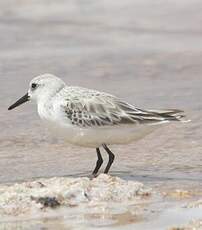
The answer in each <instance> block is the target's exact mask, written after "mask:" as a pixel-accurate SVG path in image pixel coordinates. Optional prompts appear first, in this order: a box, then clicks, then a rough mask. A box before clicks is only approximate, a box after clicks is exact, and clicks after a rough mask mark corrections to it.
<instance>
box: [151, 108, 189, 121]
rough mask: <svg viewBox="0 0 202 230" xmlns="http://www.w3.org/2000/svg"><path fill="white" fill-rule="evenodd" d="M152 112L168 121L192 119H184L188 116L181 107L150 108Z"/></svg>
mask: <svg viewBox="0 0 202 230" xmlns="http://www.w3.org/2000/svg"><path fill="white" fill-rule="evenodd" d="M150 112H152V113H154V114H157V115H159V116H161V117H162V118H164V119H165V120H168V121H181V122H189V121H190V120H186V119H184V118H185V117H186V116H185V114H184V111H182V110H179V109H169V110H150Z"/></svg>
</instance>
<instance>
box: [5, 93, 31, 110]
mask: <svg viewBox="0 0 202 230" xmlns="http://www.w3.org/2000/svg"><path fill="white" fill-rule="evenodd" d="M27 101H29V95H28V93H26V94H25V95H24V96H23V97H21V98H20V99H19V100H17V101H16V102H15V103H14V104H12V105H11V106H10V107H9V108H8V110H11V109H14V108H15V107H17V106H19V105H21V104H23V103H25V102H27Z"/></svg>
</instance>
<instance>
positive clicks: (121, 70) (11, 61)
mask: <svg viewBox="0 0 202 230" xmlns="http://www.w3.org/2000/svg"><path fill="white" fill-rule="evenodd" d="M201 12H202V2H201V1H200V0H192V1H187V0H178V1H176V0H169V1H165V0H155V1H147V0H144V1H142V0H125V1H117V0H103V1H95V0H85V1H83V0H68V1H67V0H59V1H52V0H43V1H41V0H29V1H27V0H7V1H3V0H1V1H0V128H1V133H0V182H10V181H16V180H17V181H18V180H25V179H30V178H35V177H43V176H47V177H49V176H53V175H77V174H79V173H84V174H86V175H88V174H89V172H90V171H91V169H93V167H94V162H95V159H96V154H95V151H94V149H84V148H78V147H73V146H70V145H69V144H67V143H63V142H62V140H55V139H53V138H51V137H50V136H49V133H48V132H47V131H46V130H45V129H44V127H43V126H42V125H41V122H40V120H39V117H38V115H37V110H36V105H34V104H32V103H28V104H26V105H24V106H22V107H19V108H17V109H16V110H13V111H9V112H8V111H7V108H8V106H9V105H10V104H12V103H13V102H15V101H16V99H18V98H19V97H21V96H22V95H24V94H25V93H26V90H27V88H28V84H29V81H30V80H31V79H32V78H33V77H35V76H36V75H39V74H42V73H52V74H56V75H57V76H59V77H61V78H62V79H63V80H64V81H65V82H66V83H67V84H68V85H79V86H84V87H88V88H94V89H98V90H102V91H106V92H109V93H112V94H115V95H117V96H119V97H121V98H123V99H124V100H126V101H128V102H130V103H133V104H134V105H136V106H137V107H140V108H145V109H149V108H153V109H155V108H156V109H159V108H162V109H164V108H178V109H182V110H185V112H186V114H187V116H188V118H189V119H192V122H191V123H188V124H173V125H170V126H168V127H165V128H163V129H161V130H158V131H157V132H155V133H153V134H152V135H150V136H148V137H147V138H145V139H144V140H142V141H140V142H138V143H133V144H131V145H128V146H114V147H113V150H114V152H115V153H116V161H115V163H114V166H113V168H112V173H118V174H120V175H121V176H126V177H132V178H134V179H139V180H143V181H144V180H146V179H145V178H148V181H151V178H152V180H153V181H156V182H159V180H160V181H161V182H162V181H163V182H165V181H167V179H168V178H171V179H172V180H173V181H176V183H179V180H186V181H187V183H189V182H190V181H191V182H190V183H192V182H193V181H195V182H196V183H198V182H199V181H200V182H201V166H202V157H201V151H202V147H201V138H202V131H201V128H202V127H201V126H202V123H201V122H202V103H201V98H202V76H201V73H202V28H201V24H202V14H201ZM159 173H160V174H161V179H160V178H159ZM183 183H184V181H183ZM185 184H186V183H185Z"/></svg>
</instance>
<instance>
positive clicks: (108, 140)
mask: <svg viewBox="0 0 202 230" xmlns="http://www.w3.org/2000/svg"><path fill="white" fill-rule="evenodd" d="M29 100H35V101H36V103H37V108H38V114H39V116H40V118H41V119H42V120H43V121H44V122H46V123H47V124H48V126H49V127H51V128H52V129H53V130H54V133H55V134H56V135H57V136H58V135H61V137H63V138H64V139H65V140H66V141H68V142H69V143H72V144H75V145H80V146H85V147H93V148H96V152H97V158H98V159H97V162H96V166H95V169H94V170H93V175H96V174H97V173H98V171H99V169H100V167H101V165H102V163H103V159H102V155H101V152H100V147H101V146H102V147H103V148H104V149H105V151H106V152H107V153H108V155H109V161H108V163H107V166H106V168H105V170H104V173H108V171H109V169H110V167H111V165H112V163H113V161H114V154H113V153H112V152H111V150H110V149H109V147H108V145H110V144H127V143H129V142H131V141H134V140H138V139H140V138H142V137H144V136H145V135H147V134H149V133H151V132H152V131H153V130H154V129H156V128H157V127H159V126H160V125H162V124H165V123H168V122H170V121H182V120H183V119H182V118H183V117H184V115H183V111H181V110H177V109H170V110H143V109H139V108H136V107H135V106H133V105H130V104H129V103H127V102H124V101H123V100H121V99H119V98H118V97H115V96H113V95H111V94H108V93H104V92H99V91H96V90H91V89H86V88H82V87H76V86H67V85H66V84H65V83H64V82H63V81H62V80H61V79H60V78H58V77H56V76H54V75H51V74H43V75H40V76H37V77H35V78H34V79H33V80H32V81H31V82H30V85H29V90H28V92H27V93H26V94H25V95H24V96H23V97H22V98H20V99H19V100H18V101H17V102H15V103H14V104H13V105H11V106H10V107H9V108H8V109H9V110H11V109H13V108H15V107H17V106H19V105H20V104H22V103H24V102H26V101H29Z"/></svg>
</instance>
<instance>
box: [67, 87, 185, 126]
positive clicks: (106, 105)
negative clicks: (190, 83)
mask: <svg viewBox="0 0 202 230" xmlns="http://www.w3.org/2000/svg"><path fill="white" fill-rule="evenodd" d="M74 90H75V89H74ZM82 90H83V92H82ZM82 90H81V89H80V88H79V91H77V93H76V92H74V96H70V97H69V98H67V104H66V106H65V107H64V110H65V113H66V115H67V117H68V119H70V120H71V122H72V124H73V125H77V126H79V127H94V126H99V127H104V126H114V125H122V124H152V123H159V122H165V121H171V120H176V121H177V120H180V118H181V117H183V115H182V114H181V113H182V112H183V111H180V110H147V111H146V110H141V109H138V108H135V107H134V106H132V105H130V104H128V103H125V102H123V101H121V100H120V99H118V98H116V97H114V96H112V95H110V94H106V93H100V92H97V91H94V90H87V89H86V91H85V89H82Z"/></svg>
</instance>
